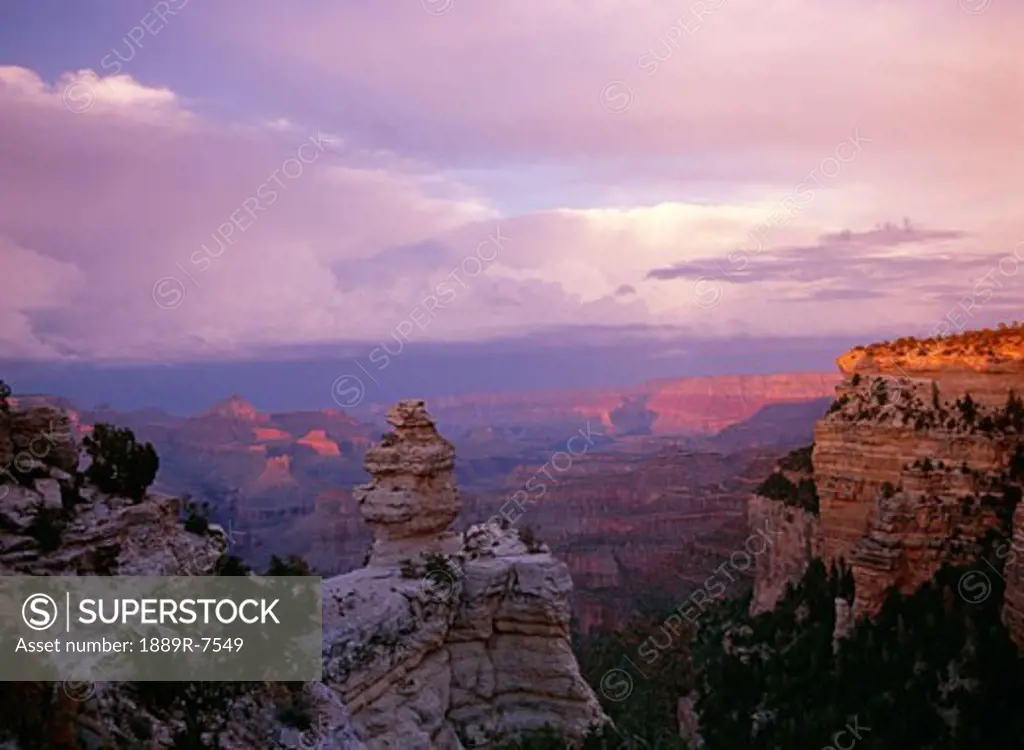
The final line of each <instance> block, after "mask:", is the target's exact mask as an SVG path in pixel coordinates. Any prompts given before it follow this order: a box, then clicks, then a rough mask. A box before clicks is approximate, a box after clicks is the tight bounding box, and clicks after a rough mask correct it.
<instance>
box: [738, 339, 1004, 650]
mask: <svg viewBox="0 0 1024 750" xmlns="http://www.w3.org/2000/svg"><path fill="white" fill-rule="evenodd" d="M837 362H838V364H839V367H840V370H841V371H842V372H843V374H844V376H845V380H844V381H843V382H842V383H840V384H839V385H838V386H837V388H836V396H837V400H836V402H835V403H834V404H833V407H832V409H831V410H830V412H829V413H828V414H827V415H826V416H825V417H824V418H823V419H821V420H820V421H819V422H818V423H817V425H816V427H815V432H814V450H813V456H812V464H813V466H812V470H813V477H814V484H815V488H816V494H817V498H818V504H819V513H820V523H819V524H818V526H819V528H820V556H821V557H822V558H823V559H824V560H825V562H826V563H827V564H831V563H833V562H836V563H838V562H840V561H842V562H844V563H845V564H847V565H849V566H850V567H851V569H852V574H853V579H854V583H855V589H856V595H855V599H854V603H853V611H852V615H853V617H854V618H860V617H864V616H872V615H874V614H875V613H877V612H878V610H879V608H880V607H881V604H882V601H883V599H884V596H885V594H886V592H887V591H888V590H889V589H890V588H896V589H898V590H899V591H901V592H903V593H909V592H912V591H913V590H915V589H916V588H917V587H919V586H920V585H921V584H923V583H924V582H926V581H928V580H929V579H931V578H932V576H933V575H934V574H935V573H936V572H937V571H938V570H939V568H940V567H942V566H943V565H946V564H948V565H954V566H955V565H969V564H972V563H974V562H975V561H976V560H977V559H978V557H979V555H980V554H982V552H983V550H984V549H985V546H986V544H988V542H989V541H990V540H991V539H992V538H995V539H996V540H999V539H1002V540H1004V541H1007V542H1008V540H1009V538H1010V537H1011V536H1013V537H1014V538H1015V540H1016V541H1015V544H1016V545H1022V544H1024V532H1022V531H1021V529H1020V526H1021V523H1022V522H1024V517H1022V515H1021V511H1020V509H1019V508H1018V507H1017V504H1018V502H1019V500H1020V498H1021V482H1022V481H1024V455H1022V451H1024V446H1022V440H1024V406H1022V405H1021V401H1020V399H1019V396H1020V395H1022V394H1024V328H1010V329H1005V330H999V331H980V332H969V333H965V334H963V335H961V336H954V337H949V338H944V339H934V340H926V341H917V340H913V339H901V340H899V341H897V342H894V343H892V344H888V343H887V344H880V345H875V346H871V347H858V348H857V349H854V350H853V351H851V352H849V353H847V354H845V355H843V356H841V357H840V358H839V359H838V360H837ZM780 505H781V504H780ZM1015 509H1016V512H1015ZM779 513H785V511H784V510H782V509H781V508H777V509H775V510H772V509H771V508H766V507H765V503H764V502H762V501H761V500H757V499H755V501H754V502H752V503H751V519H752V520H753V519H754V518H755V516H756V517H761V516H768V517H771V516H773V515H777V514H779ZM783 520H785V519H783ZM787 528H788V530H787V532H786V537H784V538H788V539H789V541H786V542H783V543H780V544H778V545H775V547H773V548H772V549H771V550H769V554H768V555H767V556H766V559H765V561H764V565H763V566H762V565H759V567H758V579H757V583H756V584H755V590H756V591H758V592H759V596H756V597H755V604H757V605H758V606H759V607H762V608H763V607H767V606H770V601H771V598H772V596H773V595H777V593H778V589H779V586H780V585H781V582H782V581H783V580H786V581H787V582H788V581H792V580H794V576H795V575H796V574H797V572H798V571H800V570H802V568H803V567H805V566H806V562H807V561H809V559H810V558H811V557H813V556H815V555H816V548H815V544H814V543H808V541H807V540H808V538H809V537H811V538H813V537H814V536H815V535H816V534H818V533H819V532H817V531H816V530H815V527H814V524H812V523H809V522H808V519H804V518H800V519H799V520H797V521H796V522H795V523H794V522H790V525H789V526H788V527H787ZM1004 547H1005V548H1008V547H1009V544H1005V545H1004ZM1021 548H1022V547H1020V546H1018V547H1017V549H1021ZM759 562H760V561H759ZM1022 589H1024V577H1021V576H1019V575H1018V572H1017V571H1016V570H1011V568H1010V566H1009V565H1008V566H1007V588H1006V607H1005V615H1004V616H1005V619H1006V622H1007V623H1008V625H1010V630H1011V632H1014V631H1016V633H1015V636H1014V637H1015V638H1017V639H1018V640H1020V641H1021V642H1022V643H1024V627H1022V626H1024V594H1022V593H1021V590H1022ZM837 615H838V613H837ZM844 617H845V612H844ZM838 619H839V618H838V617H837V622H838ZM848 627H849V624H848V623H846V622H845V620H844V625H843V629H846V628H848ZM840 635H841V634H840Z"/></svg>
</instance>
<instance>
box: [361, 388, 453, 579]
mask: <svg viewBox="0 0 1024 750" xmlns="http://www.w3.org/2000/svg"><path fill="white" fill-rule="evenodd" d="M387 420H388V423H389V424H391V425H392V426H393V427H394V428H395V429H394V432H389V433H387V434H385V435H384V439H383V442H382V443H381V444H380V445H379V446H377V447H375V448H372V449H370V451H369V452H368V453H367V454H366V459H365V461H364V466H365V467H366V471H367V472H369V474H370V476H371V477H372V478H373V479H372V481H371V482H370V483H369V484H364V485H362V486H360V487H357V488H356V490H355V492H354V493H353V495H354V496H355V498H356V501H357V502H358V503H359V510H360V512H361V513H362V515H363V518H364V519H366V523H367V525H368V526H369V527H370V529H371V530H372V531H373V548H372V552H371V556H370V561H369V564H370V565H371V566H376V565H393V564H396V563H398V561H399V560H401V559H402V558H410V559H412V558H416V557H418V556H419V555H421V554H426V553H429V552H435V553H442V554H452V553H454V552H456V551H457V550H458V548H459V544H460V540H459V539H458V537H457V535H456V534H455V532H454V531H453V530H452V529H451V525H452V523H453V522H454V521H455V518H456V517H457V516H458V515H459V495H458V490H457V489H456V488H455V485H454V484H453V482H452V470H453V469H454V468H455V447H454V446H453V445H452V444H451V443H450V442H448V441H447V440H445V439H444V438H443V437H441V436H440V435H439V434H438V433H437V430H436V429H435V427H434V422H433V421H432V420H431V419H430V417H429V416H427V413H426V411H425V409H424V408H423V403H422V402H418V401H403V402H401V403H399V404H397V405H396V406H394V407H392V408H391V410H390V411H388V414H387Z"/></svg>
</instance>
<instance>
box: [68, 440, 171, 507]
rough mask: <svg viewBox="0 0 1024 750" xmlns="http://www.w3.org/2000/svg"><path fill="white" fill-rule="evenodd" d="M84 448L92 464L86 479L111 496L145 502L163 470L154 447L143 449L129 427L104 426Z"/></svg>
mask: <svg viewBox="0 0 1024 750" xmlns="http://www.w3.org/2000/svg"><path fill="white" fill-rule="evenodd" d="M82 444H83V445H84V447H85V450H86V453H88V454H89V458H90V459H91V461H92V463H91V464H90V465H89V468H88V469H86V470H85V477H86V479H88V480H89V481H90V482H91V483H92V484H94V485H95V486H96V487H97V488H98V489H99V490H100V491H101V492H105V493H107V494H108V495H121V496H123V497H127V498H130V499H132V500H134V501H135V502H137V503H138V502H141V501H142V499H143V498H144V497H145V496H146V490H147V489H149V487H150V485H151V484H153V480H154V479H156V473H157V470H158V469H159V468H160V460H159V458H158V457H157V455H156V450H155V449H154V448H153V445H152V443H145V444H144V445H140V444H139V443H138V441H137V440H136V439H135V434H134V433H133V432H132V431H131V430H130V429H128V428H127V427H125V428H119V427H114V426H113V425H108V424H102V423H101V424H97V425H95V426H94V427H93V432H92V435H88V436H86V438H85V440H83V441H82Z"/></svg>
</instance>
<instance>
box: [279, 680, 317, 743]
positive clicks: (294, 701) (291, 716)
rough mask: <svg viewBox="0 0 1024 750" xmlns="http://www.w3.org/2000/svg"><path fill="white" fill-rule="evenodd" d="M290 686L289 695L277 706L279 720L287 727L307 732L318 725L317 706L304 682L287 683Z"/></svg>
mask: <svg viewBox="0 0 1024 750" xmlns="http://www.w3.org/2000/svg"><path fill="white" fill-rule="evenodd" d="M285 684H286V685H287V687H288V688H289V690H288V694H287V697H286V698H285V699H284V700H282V701H280V702H278V704H277V706H276V707H275V715H276V716H277V720H278V721H279V722H280V723H281V724H283V725H284V726H286V727H291V728H293V729H297V730H299V731H300V732H305V731H307V730H309V729H312V728H313V727H314V726H316V719H317V715H316V708H315V706H314V705H313V702H312V701H311V700H310V698H309V695H308V693H306V691H305V690H303V689H302V688H303V683H301V682H299V683H285Z"/></svg>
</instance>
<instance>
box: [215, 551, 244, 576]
mask: <svg viewBox="0 0 1024 750" xmlns="http://www.w3.org/2000/svg"><path fill="white" fill-rule="evenodd" d="M250 572H251V571H250V570H249V566H248V565H246V564H245V563H244V562H242V560H241V559H240V558H238V557H236V556H235V555H221V556H220V557H219V558H217V562H216V563H215V564H214V566H213V574H214V575H215V576H247V575H249V573H250Z"/></svg>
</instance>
